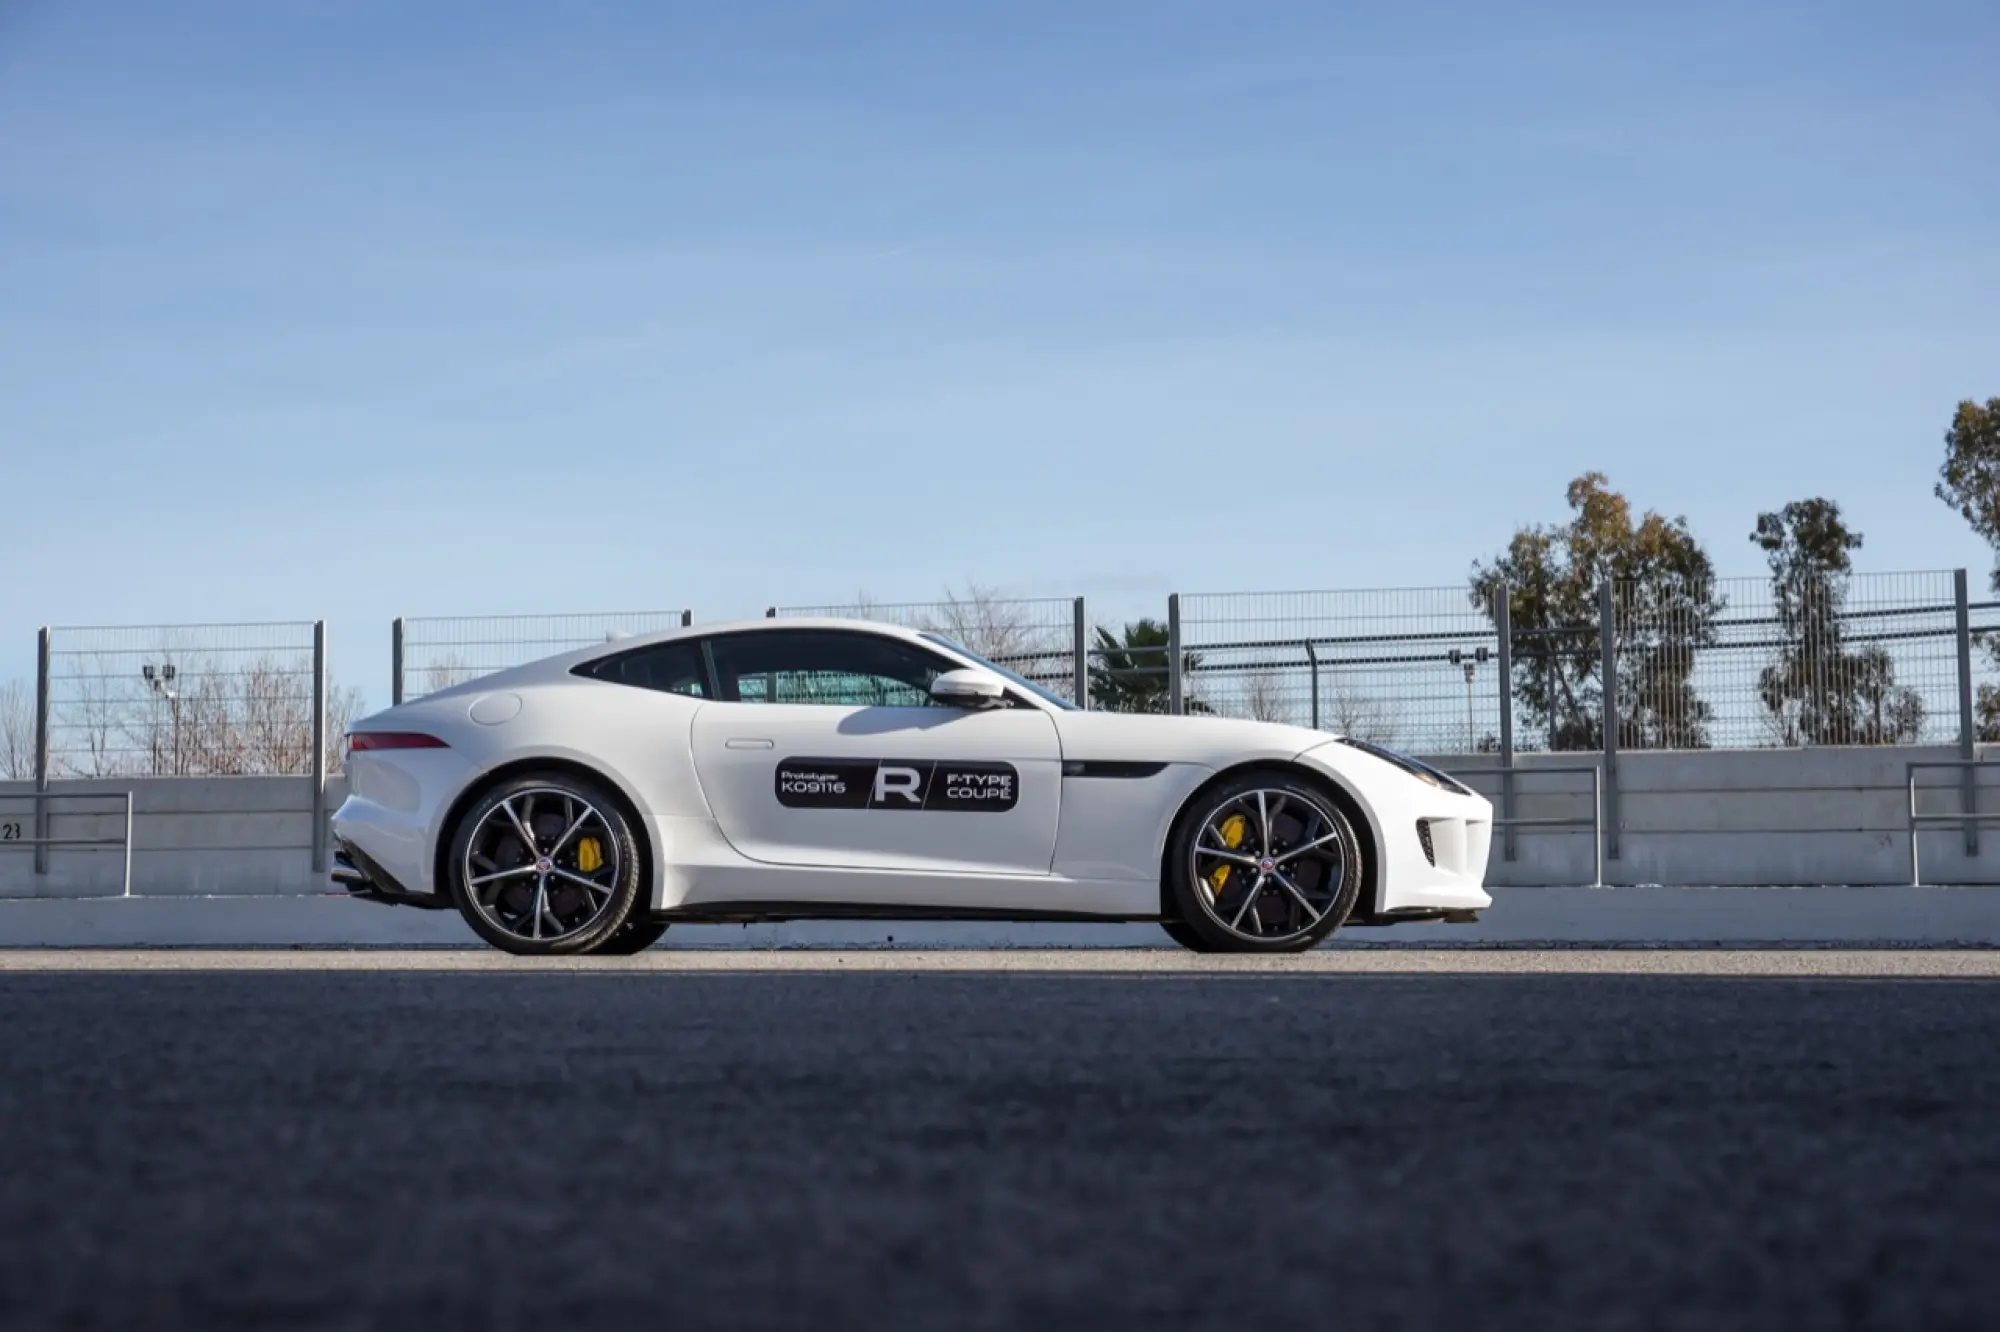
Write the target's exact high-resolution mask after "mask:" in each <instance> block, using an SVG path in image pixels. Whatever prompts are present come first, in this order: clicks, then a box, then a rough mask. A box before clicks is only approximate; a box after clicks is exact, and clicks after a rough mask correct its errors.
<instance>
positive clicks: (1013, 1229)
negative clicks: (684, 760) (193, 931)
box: [0, 952, 2000, 1332]
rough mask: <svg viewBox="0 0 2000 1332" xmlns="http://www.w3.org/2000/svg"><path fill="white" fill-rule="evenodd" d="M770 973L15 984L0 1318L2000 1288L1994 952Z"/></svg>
mask: <svg viewBox="0 0 2000 1332" xmlns="http://www.w3.org/2000/svg"><path fill="white" fill-rule="evenodd" d="M691 956H706V958H707V960H706V961H698V962H692V963H691V962H690V961H689V959H690V957H691ZM762 956H763V958H764V962H763V964H759V963H758V961H757V959H755V958H749V959H746V958H745V957H743V956H742V955H737V956H736V957H735V958H734V959H733V964H732V959H731V958H729V957H727V956H721V955H689V954H680V955H675V954H671V953H665V954H655V955H650V956H648V957H643V958H639V959H635V960H633V962H632V963H630V964H619V965H612V966H598V967H591V966H558V967H547V966H542V967H524V966H521V965H519V964H516V963H510V962H507V961H505V960H504V959H502V960H499V961H497V962H496V961H493V960H492V959H491V958H490V957H489V956H488V955H485V954H469V953H466V954H457V953H446V954H435V955H425V954H421V953H418V954H411V953H401V954H394V955H374V956H369V955H353V954H348V955H342V954H319V953H291V954H287V953H271V954H251V955H215V956H208V957H207V959H206V961H204V955H185V954H173V953H161V954H123V955H118V954H95V955H92V954H79V955H69V954H50V953H43V954H33V953H23V954H10V955H5V957H4V958H0V1068H4V1070H5V1078H4V1081H0V1126H3V1127H4V1132H0V1235H3V1236H4V1237H5V1241H6V1242H5V1243H4V1244H0V1327H6V1328H8V1329H26V1328H37V1327H56V1326H65V1327H102V1328H118V1329H124V1330H129V1329H134V1328H146V1329H155V1328H164V1327H173V1326H182V1327H195V1326H199V1327H239V1326H267V1327H268V1326H283V1327H299V1328H336V1327H337V1328H358V1327H370V1326H394V1327H411V1328H416V1327H424V1328H445V1327H474V1326H476V1327H481V1328H507V1327H524V1328H525V1327H585V1326H657V1327H667V1326H680V1327H688V1326H696V1327H734V1328H765V1327H828V1328H831V1327H865V1328H883V1327H928V1328H953V1329H956V1328H989V1327H991V1328H999V1327H1010V1328H1011V1327H1021V1328H1043V1329H1053V1328H1071V1327H1074V1328H1107V1327H1135V1326H1160V1327H1175V1328H1183V1327H1195V1326H1202V1327H1218V1328H1224V1327H1226V1328H1251V1327H1283V1328H1320V1327H1327V1328H1333V1327H1377V1326H1400V1327H1413V1328H1415V1327H1449V1326H1460V1327H1478V1328H1495V1327H1519V1328H1533V1329H1536V1330H1537V1332H1546V1330H1547V1329H1549V1328H1567V1327H1672V1328H1688V1329H1709V1328H1734V1327H1740V1328H1751V1327H1755V1328H1775V1327H1804V1326H1812V1327H1836V1326H1837V1327H1847V1328H1878V1327H1879V1328H1891V1327H1894V1328H1929V1329H1934V1328H1947V1327H1968V1328H1969V1327H1974V1326H1982V1325H1984V1326H1990V1325H1991V1316H1992V1311H1993V1308H1994V1307H1995V1304H1996V1302H2000V1262H1996V1257H2000V1133H1996V1132H1995V1128H1996V1125H2000V1109H1996V1107H2000V979H1996V973H2000V966H1996V965H1995V962H1996V959H1995V958H1994V955H1992V954H1979V953H1970V954H1950V955H1942V956H1940V955H1934V954H1921V953H1918V954H1905V955H1900V956H1899V955H1895V954H1885V955H1869V956H1867V957H1864V958H1863V959H1862V961H1861V963H1860V964H1855V962H1854V959H1853V958H1847V957H1844V955H1841V954H1833V953H1815V952H1801V953H1794V954H1776V955H1771V957H1770V958H1769V959H1767V961H1766V962H1764V963H1757V962H1756V959H1755V958H1752V959H1751V960H1750V963H1749V964H1746V963H1745V959H1744V957H1743V956H1742V955H1732V954H1728V953H1716V954H1695V955H1690V956H1694V957H1697V958H1709V959H1717V958H1720V959H1731V958H1733V959H1734V960H1733V961H1728V962H1723V963H1712V962H1711V963H1698V964H1689V965H1686V966H1682V967H1678V968H1675V967H1672V966H1661V965H1659V962H1660V958H1661V957H1662V956H1665V955H1661V954H1655V953H1647V952H1633V953H1629V954H1611V955H1590V956H1586V955H1561V954H1555V955H1550V954H1532V955H1530V954H1492V955H1483V954H1480V953H1476V952H1455V953H1451V954H1445V955H1436V954H1433V955H1413V954H1408V953H1393V954H1385V953H1372V954H1360V955H1355V954H1347V955H1345V956H1344V958H1342V959H1341V960H1340V961H1338V962H1334V961H1327V960H1323V959H1322V957H1321V956H1320V955H1315V956H1314V957H1313V958H1311V959H1308V960H1305V961H1302V962H1300V963H1298V964H1296V965H1281V966H1275V967H1271V966H1251V967H1243V966H1231V965H1228V964H1218V963H1215V962H1212V961H1206V960H1202V959H1194V960H1192V961H1187V962H1183V963H1181V964H1180V965H1179V966H1177V967H1173V968H1167V967H1163V966H1155V965H1131V966H1124V965H1120V963H1119V960H1118V958H1116V957H1115V956H1114V957H1110V958H1107V957H1105V956H1103V955H1100V956H1098V957H1096V958H1095V959H1093V961H1092V963H1091V964H1090V965H1088V966H1081V965H1067V964H1062V963H1060V962H1058V961H1056V960H1054V959H1049V958H1046V957H1045V958H1044V959H1043V961H1042V963H1041V964H1036V963H1035V962H1034V961H1033V960H1032V959H1030V960H1029V961H1027V962H1023V961H1022V959H1021V958H1019V957H1015V958H1013V959H1012V964H1008V965H1003V964H1002V963H1001V962H999V961H996V960H993V958H992V955H987V961H988V963H989V964H988V965H980V955H972V954H968V955H962V956H960V957H958V958H956V959H954V960H952V961H950V962H948V963H938V964H935V965H933V964H928V963H926V962H924V961H923V960H922V959H921V958H919V959H915V960H913V959H912V958H911V957H909V956H908V955H901V954H896V953H875V954H861V955H822V954H783V955H762ZM773 956H783V957H785V958H787V959H788V960H787V961H786V962H785V963H783V964H782V965H776V964H770V962H769V959H770V958H771V957H773ZM933 956H938V955H933ZM1328 956H1331V955H1328ZM1440 956H1442V958H1443V961H1442V962H1439V961H1438V960H1437V959H1438V958H1439V957H1440ZM1564 956H1567V957H1568V959H1569V960H1568V962H1566V963H1562V962H1556V963H1551V964H1550V965H1547V966H1541V965H1532V964H1533V963H1534V962H1535V960H1536V959H1546V958H1562V957H1564ZM1593 956H1594V957H1595V958H1597V959H1599V960H1596V961H1593V960H1592V958H1593ZM475 957H476V958H478V959H480V960H479V961H478V962H476V963H473V962H470V961H469V959H472V958H475ZM1427 958H1428V960H1427ZM1524 958H1525V959H1527V962H1526V963H1524V962H1523V959H1524ZM1579 958H1581V959H1582V960H1581V961H1579ZM857 959H860V960H857ZM968 959H970V960H968ZM1398 959H1400V960H1398ZM1649 959H1650V961H1649ZM363 967H366V968H368V969H362V968H363ZM1731 968H1733V969H1734V970H1733V971H1732V970H1731ZM1675 971H1679V972H1682V973H1684V974H1672V973H1673V972H1675ZM1702 971H1707V972H1710V973H1713V974H1685V973H1690V972H1702ZM1815 972H1820V973H1826V974H1814V973H1815Z"/></svg>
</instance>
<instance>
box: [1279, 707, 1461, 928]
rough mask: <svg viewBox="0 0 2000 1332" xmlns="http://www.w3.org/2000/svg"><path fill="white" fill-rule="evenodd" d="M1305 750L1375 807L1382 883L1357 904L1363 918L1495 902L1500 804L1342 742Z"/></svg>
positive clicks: (1432, 913)
mask: <svg viewBox="0 0 2000 1332" xmlns="http://www.w3.org/2000/svg"><path fill="white" fill-rule="evenodd" d="M1299 758H1300V760H1301V761H1303V762H1305V763H1308V764H1311V765H1313V766H1315V767H1318V768H1320V769H1322V770H1323V771H1325V772H1326V773H1328V775H1330V776H1332V777H1334V778H1336V779H1337V780H1339V781H1340V782H1341V783H1342V785H1344V786H1346V787H1347V789H1349V790H1350V791H1353V792H1355V793H1356V794H1357V796H1358V797H1359V799H1360V802H1361V804H1362V805H1363V806H1364V807H1365V808H1366V810H1367V812H1368V820H1369V824H1370V831H1371V832H1372V833H1373V835H1374V842H1375V848H1376V854H1377V865H1376V872H1375V876H1374V879H1375V884H1374V888H1375V891H1374V900H1373V902H1372V903H1367V902H1364V903H1363V904H1361V906H1360V907H1358V908H1357V910H1356V916H1357V918H1374V919H1377V920H1381V921H1384V922H1386V921H1388V920H1391V919H1403V920H1427V919H1428V920H1435V919H1452V918H1463V914H1462V913H1466V912H1473V911H1479V910H1481V909H1483V908H1485V907H1489V906H1492V905H1493V899H1492V897H1491V896H1490V895H1488V893H1487V892H1486V889H1485V882H1486V859H1487V855H1488V853H1489V851H1490V850H1491V847H1492V841H1493V805H1492V803H1491V802H1490V801H1488V800H1487V799H1486V798H1485V797H1484V796H1481V795H1479V794H1477V793H1475V792H1471V791H1462V790H1451V789H1447V788H1442V787H1438V786H1434V785H1432V784H1430V783H1429V782H1426V781H1424V780H1422V779H1420V778H1418V777H1415V776H1412V775H1411V774H1410V773H1408V772H1405V771H1404V770H1402V769H1401V768H1399V767H1397V766H1396V765H1394V764H1391V763H1388V762H1385V761H1384V760H1382V759H1380V758H1377V757H1375V756H1374V755H1372V754H1370V753H1368V752H1367V751H1365V750H1362V749H1357V748H1354V747H1352V746H1348V745H1344V744H1340V743H1338V742H1333V743H1328V744H1325V745H1319V746H1316V747H1314V748H1312V749H1310V750H1307V751H1306V752H1305V753H1304V754H1301V755H1300V756H1299Z"/></svg>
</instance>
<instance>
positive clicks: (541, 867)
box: [535, 856, 556, 874]
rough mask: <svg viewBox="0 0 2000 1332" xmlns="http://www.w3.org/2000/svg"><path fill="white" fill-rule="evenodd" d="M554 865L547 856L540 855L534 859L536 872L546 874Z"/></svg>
mask: <svg viewBox="0 0 2000 1332" xmlns="http://www.w3.org/2000/svg"><path fill="white" fill-rule="evenodd" d="M555 867H556V862H555V861H553V860H550V859H549V858H548V857H547V856H540V857H537V858H536V860H535V873H537V874H547V873H548V872H549V871H550V870H553V869H554V868H555Z"/></svg>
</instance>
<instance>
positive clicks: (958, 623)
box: [915, 583, 1076, 696]
mask: <svg viewBox="0 0 2000 1332" xmlns="http://www.w3.org/2000/svg"><path fill="white" fill-rule="evenodd" d="M1036 609H1037V608H1036V606H1035V605H1034V603H1032V602H1026V601H1015V600H1009V599H1007V598H1004V597H1002V596H1001V595H1000V594H999V591H998V589H996V588H991V587H982V586H980V585H979V584H977V583H968V584H966V589H965V594H964V595H963V596H960V595H959V594H958V593H956V592H953V591H952V590H951V589H950V588H949V587H947V588H945V592H944V600H943V601H941V602H939V603H938V604H937V605H936V606H934V607H930V608H927V609H925V610H923V611H920V612H919V613H918V614H917V616H916V617H915V618H916V624H915V627H916V628H918V629H920V630H923V631H924V632H925V633H932V634H937V635H939V636H940V637H942V638H948V639H950V640H951V641H952V642H954V643H957V644H958V645H959V646H960V647H962V648H965V649H966V650H967V651H970V652H972V653H974V654H976V655H978V656H981V657H984V658H986V660H988V661H990V662H993V663H995V664H996V665H1000V666H1005V667H1006V668H1007V669H1008V670H1010V671H1013V672H1014V673H1015V674H1017V675H1024V676H1026V677H1027V678H1028V679H1030V680H1034V681H1035V682H1036V683H1038V684H1042V685H1045V686H1048V687H1051V688H1054V689H1055V690H1057V691H1058V692H1060V693H1062V694H1064V695H1065V696H1067V695H1068V694H1069V693H1070V692H1071V691H1072V688H1073V685H1074V681H1075V679H1076V675H1075V667H1074V666H1073V665H1072V661H1073V658H1074V655H1075V650H1076V649H1075V646H1074V644H1073V643H1072V641H1071V638H1072V635H1071V632H1070V631H1069V630H1068V629H1067V628H1066V627H1057V626H1053V625H1050V624H1047V623H1044V622H1040V621H1038V620H1037V619H1036V617H1035V611H1036Z"/></svg>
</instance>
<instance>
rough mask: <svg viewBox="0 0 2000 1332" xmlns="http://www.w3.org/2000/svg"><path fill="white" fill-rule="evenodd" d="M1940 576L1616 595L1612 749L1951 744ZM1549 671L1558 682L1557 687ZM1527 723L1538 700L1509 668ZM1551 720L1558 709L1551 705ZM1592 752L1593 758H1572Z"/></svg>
mask: <svg viewBox="0 0 2000 1332" xmlns="http://www.w3.org/2000/svg"><path fill="white" fill-rule="evenodd" d="M1957 610H1958V608H1957V602H1956V599H1955V590H1954V587H1953V579H1952V575H1951V574H1950V573H1886V574H1857V575H1853V576H1850V577H1829V578H1822V579H1816V580H1808V581H1805V582H1802V583H1798V584H1787V585H1774V584H1773V583H1772V582H1770V581H1769V580H1764V579H1751V578H1739V579H1719V580H1716V581H1715V582H1713V583H1710V584H1705V585H1701V586H1686V585H1680V584H1673V583H1665V582H1654V583H1634V582H1627V583H1625V584H1622V585H1621V586H1620V587H1619V589H1618V598H1617V618H1618V710H1619V736H1618V739H1619V744H1620V745H1621V747H1624V748H1628V749H1745V748H1756V747H1778V748H1796V747H1801V746H1806V745H1896V744H1922V743H1939V742H1948V741H1951V740H1955V739H1957V738H1958V732H1959V706H1958V688H1959V679H1958V675H1959V672H1958V615H1957ZM1565 671H1566V668H1564V667H1559V668H1558V670H1557V675H1558V677H1559V678H1567V677H1566V674H1565ZM1516 683H1517V688H1516V699H1517V702H1518V703H1520V704H1522V705H1525V707H1526V708H1527V710H1528V711H1531V712H1533V711H1537V710H1539V709H1540V708H1541V707H1543V706H1545V705H1546V702H1547V700H1546V699H1545V697H1543V696H1542V694H1541V692H1540V691H1539V690H1538V687H1537V681H1536V673H1535V668H1534V667H1533V666H1530V667H1528V668H1527V669H1525V670H1523V669H1522V668H1519V667H1517V670H1516ZM1557 714H1558V716H1560V715H1561V700H1560V699H1558V701H1557ZM1577 747H1594V746H1577Z"/></svg>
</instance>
